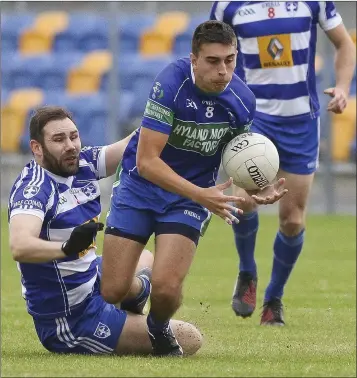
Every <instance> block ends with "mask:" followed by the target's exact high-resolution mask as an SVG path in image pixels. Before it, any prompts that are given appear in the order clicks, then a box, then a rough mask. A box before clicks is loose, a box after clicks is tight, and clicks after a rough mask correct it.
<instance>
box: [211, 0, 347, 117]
mask: <svg viewBox="0 0 357 378" xmlns="http://www.w3.org/2000/svg"><path fill="white" fill-rule="evenodd" d="M211 19H214V20H220V21H224V22H226V23H227V24H229V25H231V26H232V27H233V29H234V31H235V33H236V35H237V40H238V57H237V68H236V73H237V74H238V75H239V77H240V78H242V80H244V81H246V83H247V84H248V86H249V88H250V89H251V90H252V91H253V93H254V95H255V97H256V100H257V112H256V114H257V117H259V118H261V119H265V120H267V121H272V122H276V123H286V122H287V121H290V122H295V121H296V122H300V121H303V120H308V119H311V118H316V117H317V116H318V114H319V101H318V96H317V93H316V77H315V54H316V35H317V30H316V29H317V27H316V26H317V24H319V25H320V27H321V28H322V29H323V30H324V31H327V30H330V29H333V28H335V27H336V26H338V25H339V24H340V23H341V22H342V20H341V17H340V15H339V14H338V13H337V11H336V8H335V5H334V3H333V2H332V1H326V2H325V1H286V2H283V1H216V2H214V5H213V7H212V11H211Z"/></svg>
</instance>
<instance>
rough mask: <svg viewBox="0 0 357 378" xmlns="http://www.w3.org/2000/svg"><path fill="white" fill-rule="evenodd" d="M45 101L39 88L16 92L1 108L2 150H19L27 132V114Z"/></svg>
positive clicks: (12, 93)
mask: <svg viewBox="0 0 357 378" xmlns="http://www.w3.org/2000/svg"><path fill="white" fill-rule="evenodd" d="M42 101H43V93H42V91H41V90H39V89H37V88H32V89H20V90H14V91H12V92H11V94H10V95H9V96H8V99H7V101H6V103H5V104H4V106H2V108H1V126H2V127H1V150H2V151H3V152H16V151H18V150H19V144H20V139H21V136H22V134H23V132H24V130H25V124H26V118H27V114H28V112H29V111H30V109H32V108H33V107H35V106H38V105H40V104H41V103H42Z"/></svg>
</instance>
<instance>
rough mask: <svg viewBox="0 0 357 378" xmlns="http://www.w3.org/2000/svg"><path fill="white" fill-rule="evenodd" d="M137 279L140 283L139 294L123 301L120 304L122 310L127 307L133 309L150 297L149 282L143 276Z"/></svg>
mask: <svg viewBox="0 0 357 378" xmlns="http://www.w3.org/2000/svg"><path fill="white" fill-rule="evenodd" d="M138 278H139V280H140V281H141V283H142V289H141V292H140V293H139V294H138V295H137V296H136V297H135V298H132V299H127V300H124V301H123V302H122V306H123V307H124V308H125V307H128V306H129V307H133V306H134V307H135V306H137V305H139V304H140V303H141V302H142V301H143V300H144V299H145V298H147V297H148V296H149V295H150V281H149V280H148V279H147V278H146V277H144V276H138Z"/></svg>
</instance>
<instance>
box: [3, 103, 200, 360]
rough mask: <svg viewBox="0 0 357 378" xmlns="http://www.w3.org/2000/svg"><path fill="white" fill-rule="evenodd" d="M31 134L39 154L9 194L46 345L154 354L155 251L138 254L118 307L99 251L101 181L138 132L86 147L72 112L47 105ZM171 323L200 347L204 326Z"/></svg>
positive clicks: (30, 297)
mask: <svg viewBox="0 0 357 378" xmlns="http://www.w3.org/2000/svg"><path fill="white" fill-rule="evenodd" d="M30 136H31V141H30V146H31V150H32V153H33V155H34V159H33V160H31V161H30V162H29V164H27V165H26V166H25V167H24V169H23V170H22V172H21V174H20V175H19V177H18V178H17V179H16V181H15V183H14V185H13V188H12V190H11V193H10V199H9V227H10V249H11V252H12V255H13V258H14V260H16V261H17V263H18V269H19V271H20V273H21V286H22V294H23V297H24V299H25V300H26V304H27V310H28V312H29V314H30V315H31V316H32V317H33V320H34V324H35V329H36V332H37V335H38V337H39V339H40V341H41V343H42V344H43V346H44V347H45V348H46V349H48V350H49V351H52V352H57V353H79V354H85V353H90V354H111V353H116V354H126V353H137V354H150V353H151V352H152V348H151V343H150V340H149V337H148V335H147V332H146V317H145V316H143V315H142V311H143V307H144V305H145V302H146V301H147V299H148V296H149V294H150V276H151V266H152V261H153V257H152V254H151V253H150V252H149V251H147V250H144V251H143V253H142V254H141V256H140V257H139V258H138V260H137V264H136V266H135V267H134V269H135V277H134V279H130V288H129V290H128V292H127V293H125V297H124V298H123V301H122V302H121V303H120V304H116V305H113V304H109V303H106V302H105V301H104V299H103V297H102V296H101V295H100V277H101V264H102V262H101V257H99V256H97V255H96V250H97V246H96V240H95V236H96V234H97V231H99V230H100V229H102V228H103V224H101V223H100V222H99V217H100V213H101V204H100V187H99V180H100V179H102V178H104V177H107V176H110V175H112V174H114V173H115V171H116V168H117V166H118V164H119V161H120V160H121V158H122V155H123V151H124V149H125V148H126V146H127V144H128V141H129V139H130V137H131V135H130V136H129V137H127V138H125V139H123V140H121V141H119V142H117V143H114V144H111V145H108V146H102V147H85V148H81V141H80V138H79V133H78V130H77V127H76V125H75V124H74V122H73V120H72V117H71V115H70V114H69V113H68V112H67V111H66V110H65V109H63V108H59V107H43V108H40V109H38V110H37V111H36V112H35V114H34V115H33V117H32V118H31V121H30ZM121 279H122V280H126V279H127V276H126V275H125V274H124V275H123V276H122V277H121ZM172 326H173V327H174V328H175V330H177V331H178V332H180V333H179V337H180V338H181V342H182V343H183V345H184V349H185V352H186V353H188V354H192V353H194V352H195V351H197V349H198V348H199V347H200V345H201V335H200V333H199V332H198V330H197V329H196V328H195V327H194V326H192V325H190V324H188V323H185V322H179V321H173V323H172Z"/></svg>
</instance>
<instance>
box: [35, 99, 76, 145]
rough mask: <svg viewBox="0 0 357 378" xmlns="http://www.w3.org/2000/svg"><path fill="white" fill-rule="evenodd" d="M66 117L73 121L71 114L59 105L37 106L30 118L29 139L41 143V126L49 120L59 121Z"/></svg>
mask: <svg viewBox="0 0 357 378" xmlns="http://www.w3.org/2000/svg"><path fill="white" fill-rule="evenodd" d="M66 118H69V119H70V120H71V121H72V122H74V121H73V117H72V114H71V113H70V112H69V111H68V110H66V109H64V108H62V107H60V106H42V107H40V108H37V109H36V110H35V112H34V114H33V115H32V117H31V120H30V139H34V140H36V141H37V142H40V143H43V128H44V127H45V126H46V125H47V124H48V123H49V122H51V121H59V120H62V119H66Z"/></svg>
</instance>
